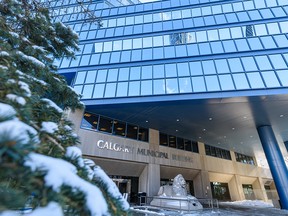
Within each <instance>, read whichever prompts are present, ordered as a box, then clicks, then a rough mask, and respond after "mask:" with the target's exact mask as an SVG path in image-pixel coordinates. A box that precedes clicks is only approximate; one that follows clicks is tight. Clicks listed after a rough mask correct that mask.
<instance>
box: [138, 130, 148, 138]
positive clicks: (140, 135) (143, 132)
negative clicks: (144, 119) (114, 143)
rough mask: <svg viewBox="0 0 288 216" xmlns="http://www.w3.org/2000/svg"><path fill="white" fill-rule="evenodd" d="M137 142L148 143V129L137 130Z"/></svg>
mask: <svg viewBox="0 0 288 216" xmlns="http://www.w3.org/2000/svg"><path fill="white" fill-rule="evenodd" d="M138 140H141V141H145V142H148V129H146V128H141V127H140V128H139V133H138Z"/></svg>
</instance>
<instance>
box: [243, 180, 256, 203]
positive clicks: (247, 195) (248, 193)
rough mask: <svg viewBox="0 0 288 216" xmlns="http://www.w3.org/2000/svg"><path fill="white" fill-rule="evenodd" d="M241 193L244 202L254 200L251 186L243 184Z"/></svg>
mask: <svg viewBox="0 0 288 216" xmlns="http://www.w3.org/2000/svg"><path fill="white" fill-rule="evenodd" d="M242 187H243V192H244V195H245V199H246V200H255V199H256V198H255V194H254V191H253V187H252V185H251V184H243V185H242Z"/></svg>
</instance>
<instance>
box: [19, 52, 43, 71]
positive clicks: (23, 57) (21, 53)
mask: <svg viewBox="0 0 288 216" xmlns="http://www.w3.org/2000/svg"><path fill="white" fill-rule="evenodd" d="M16 54H17V55H19V56H20V57H21V58H22V59H23V60H26V61H29V62H31V63H33V64H34V65H35V66H38V67H41V68H45V64H43V63H42V62H41V61H39V60H38V59H36V58H34V57H33V56H28V55H25V54H24V53H23V52H21V51H17V52H16Z"/></svg>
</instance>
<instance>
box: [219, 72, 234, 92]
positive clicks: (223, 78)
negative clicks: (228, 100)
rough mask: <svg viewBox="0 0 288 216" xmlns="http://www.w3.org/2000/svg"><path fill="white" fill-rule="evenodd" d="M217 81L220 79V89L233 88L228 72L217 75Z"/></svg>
mask: <svg viewBox="0 0 288 216" xmlns="http://www.w3.org/2000/svg"><path fill="white" fill-rule="evenodd" d="M219 81H220V85H221V89H222V90H233V89H235V88H234V84H233V81H232V78H231V75H230V74H226V75H220V76H219Z"/></svg>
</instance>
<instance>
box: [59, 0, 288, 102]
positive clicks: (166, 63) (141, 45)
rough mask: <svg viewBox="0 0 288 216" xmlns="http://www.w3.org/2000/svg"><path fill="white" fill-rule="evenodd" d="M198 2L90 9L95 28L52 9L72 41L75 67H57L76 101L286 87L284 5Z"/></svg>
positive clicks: (66, 63) (72, 12)
mask: <svg viewBox="0 0 288 216" xmlns="http://www.w3.org/2000/svg"><path fill="white" fill-rule="evenodd" d="M206 2H208V1H203V4H201V3H202V2H201V1H200V2H199V1H190V2H189V1H171V2H170V1H160V2H154V3H149V4H136V5H130V6H122V7H113V8H109V9H108V8H107V9H103V10H101V9H99V7H100V6H98V7H97V5H101V3H98V4H96V3H95V4H90V5H89V6H88V8H89V9H90V10H95V15H97V16H100V17H101V19H102V27H99V25H98V24H97V23H89V22H88V23H87V22H83V20H85V19H87V17H85V14H84V15H83V14H81V13H79V10H81V9H79V8H78V9H77V7H79V6H77V5H74V6H70V7H68V9H67V10H66V11H65V14H63V13H64V12H63V11H64V10H63V8H59V9H57V7H55V8H54V11H55V15H56V14H57V15H58V16H56V17H55V19H57V20H62V21H64V22H66V23H67V24H68V25H69V26H71V28H73V29H74V30H75V31H77V32H78V33H79V35H80V51H79V52H78V53H77V55H76V57H77V58H76V60H67V59H63V60H62V62H58V65H59V66H60V68H61V69H63V70H67V69H68V70H71V69H74V71H75V72H77V74H76V78H75V80H74V83H73V85H74V88H75V90H76V91H77V92H78V93H80V94H83V99H98V98H115V97H135V96H150V95H165V94H184V93H199V92H217V91H231V90H232V91H234V90H249V89H269V88H283V87H287V86H288V71H287V63H288V50H287V46H288V39H287V33H288V21H287V13H288V3H287V1H284V0H278V1H276V0H275V1H210V2H211V3H210V4H207V3H206ZM204 3H205V4H204ZM102 7H103V6H102ZM61 11H62V12H61ZM78 14H79V15H78ZM60 71H61V70H60Z"/></svg>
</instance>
